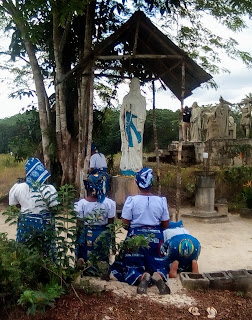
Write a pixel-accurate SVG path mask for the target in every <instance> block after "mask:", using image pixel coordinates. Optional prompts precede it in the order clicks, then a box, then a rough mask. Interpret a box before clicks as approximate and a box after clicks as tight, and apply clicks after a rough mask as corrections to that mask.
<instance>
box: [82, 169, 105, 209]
mask: <svg viewBox="0 0 252 320" xmlns="http://www.w3.org/2000/svg"><path fill="white" fill-rule="evenodd" d="M83 182H84V186H85V189H86V190H90V191H91V192H92V194H93V195H94V196H96V197H97V199H98V202H100V203H102V202H103V201H104V199H105V197H106V196H107V193H108V190H107V175H106V174H105V173H102V172H100V173H95V174H90V175H89V176H88V177H87V179H86V180H84V181H83Z"/></svg>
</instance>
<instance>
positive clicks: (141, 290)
mask: <svg viewBox="0 0 252 320" xmlns="http://www.w3.org/2000/svg"><path fill="white" fill-rule="evenodd" d="M150 278H151V276H150V274H149V273H147V272H145V273H144V274H143V276H142V279H141V281H140V283H139V285H138V286H137V293H138V294H146V293H147V288H148V286H149V283H150Z"/></svg>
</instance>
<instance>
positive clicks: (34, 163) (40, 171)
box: [25, 158, 51, 187]
mask: <svg viewBox="0 0 252 320" xmlns="http://www.w3.org/2000/svg"><path fill="white" fill-rule="evenodd" d="M25 172H26V183H27V184H28V185H29V186H30V187H32V186H33V184H34V183H36V182H39V183H41V184H42V183H44V182H45V181H46V179H48V178H49V177H50V176H51V175H50V173H49V172H48V171H47V170H46V168H45V167H44V165H43V163H42V162H41V161H40V160H39V159H37V158H30V159H28V160H27V162H26V164H25Z"/></svg>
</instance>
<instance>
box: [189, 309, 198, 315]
mask: <svg viewBox="0 0 252 320" xmlns="http://www.w3.org/2000/svg"><path fill="white" fill-rule="evenodd" d="M188 311H189V312H190V313H191V314H192V315H193V316H200V313H199V309H198V308H197V307H190V308H189V309H188Z"/></svg>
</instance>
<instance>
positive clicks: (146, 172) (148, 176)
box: [136, 168, 153, 189]
mask: <svg viewBox="0 0 252 320" xmlns="http://www.w3.org/2000/svg"><path fill="white" fill-rule="evenodd" d="M136 183H137V185H138V187H140V188H142V189H148V188H150V187H151V186H152V184H153V171H152V169H150V168H143V169H142V170H140V171H139V172H137V173H136Z"/></svg>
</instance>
